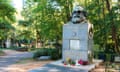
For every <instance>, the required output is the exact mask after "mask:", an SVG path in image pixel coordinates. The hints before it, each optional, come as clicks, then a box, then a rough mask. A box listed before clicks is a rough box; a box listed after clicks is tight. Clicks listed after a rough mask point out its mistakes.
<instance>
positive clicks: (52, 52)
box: [33, 48, 62, 60]
mask: <svg viewBox="0 0 120 72" xmlns="http://www.w3.org/2000/svg"><path fill="white" fill-rule="evenodd" d="M40 56H50V57H51V59H52V60H57V59H59V58H61V56H62V52H61V50H60V49H56V48H41V49H39V50H36V51H35V52H34V55H33V58H34V59H37V58H39V57H40Z"/></svg>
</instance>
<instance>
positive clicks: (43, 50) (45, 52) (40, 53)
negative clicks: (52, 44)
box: [33, 48, 49, 59]
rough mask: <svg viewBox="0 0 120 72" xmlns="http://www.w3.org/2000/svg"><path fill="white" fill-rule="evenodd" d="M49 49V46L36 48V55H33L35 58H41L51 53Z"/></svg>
mask: <svg viewBox="0 0 120 72" xmlns="http://www.w3.org/2000/svg"><path fill="white" fill-rule="evenodd" d="M48 50H49V49H47V48H41V49H39V50H36V51H35V52H34V55H33V58H34V59H37V58H39V57H40V56H48V55H49V51H48Z"/></svg>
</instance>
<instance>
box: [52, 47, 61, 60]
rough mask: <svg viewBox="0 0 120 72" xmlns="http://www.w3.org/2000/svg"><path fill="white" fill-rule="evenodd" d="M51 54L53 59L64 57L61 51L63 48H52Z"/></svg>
mask: <svg viewBox="0 0 120 72" xmlns="http://www.w3.org/2000/svg"><path fill="white" fill-rule="evenodd" d="M50 56H51V59H52V60H57V59H60V58H61V57H62V52H61V49H55V48H54V49H52V50H51V51H50Z"/></svg>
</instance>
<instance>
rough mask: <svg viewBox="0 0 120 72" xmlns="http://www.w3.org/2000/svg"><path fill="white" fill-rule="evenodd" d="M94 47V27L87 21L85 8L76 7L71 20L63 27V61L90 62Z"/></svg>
mask: <svg viewBox="0 0 120 72" xmlns="http://www.w3.org/2000/svg"><path fill="white" fill-rule="evenodd" d="M92 46H93V25H92V24H90V23H89V22H88V21H87V19H86V12H85V10H84V8H82V7H81V6H76V7H75V8H74V9H73V12H72V18H71V20H70V21H69V22H68V23H67V24H64V25H63V49H62V50H63V51H62V56H63V57H62V60H63V61H65V60H66V59H67V58H70V59H72V60H74V61H76V60H84V61H90V55H91V53H92Z"/></svg>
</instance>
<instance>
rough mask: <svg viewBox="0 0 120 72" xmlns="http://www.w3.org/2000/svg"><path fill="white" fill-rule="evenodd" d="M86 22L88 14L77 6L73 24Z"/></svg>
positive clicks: (74, 10) (73, 13) (73, 12)
mask: <svg viewBox="0 0 120 72" xmlns="http://www.w3.org/2000/svg"><path fill="white" fill-rule="evenodd" d="M85 20H86V12H85V11H84V9H83V8H82V7H81V6H79V5H77V6H76V7H75V8H74V9H73V11H72V19H71V21H72V23H73V24H77V23H81V22H83V21H85Z"/></svg>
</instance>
